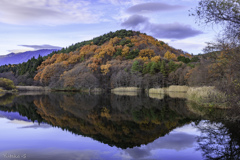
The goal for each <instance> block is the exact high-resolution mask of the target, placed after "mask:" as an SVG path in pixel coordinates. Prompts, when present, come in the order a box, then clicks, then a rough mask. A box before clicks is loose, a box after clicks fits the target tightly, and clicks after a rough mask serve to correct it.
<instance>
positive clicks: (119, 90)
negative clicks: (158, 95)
mask: <svg viewBox="0 0 240 160" xmlns="http://www.w3.org/2000/svg"><path fill="white" fill-rule="evenodd" d="M140 91H141V88H138V87H119V88H114V89H112V90H111V92H140Z"/></svg>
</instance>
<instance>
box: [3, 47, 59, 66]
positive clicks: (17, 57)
mask: <svg viewBox="0 0 240 160" xmlns="http://www.w3.org/2000/svg"><path fill="white" fill-rule="evenodd" d="M53 51H57V50H56V49H41V50H37V51H27V52H22V53H10V54H8V55H4V56H0V66H1V65H5V64H19V63H22V62H27V61H28V60H29V59H31V58H32V57H35V58H38V56H39V55H41V56H46V55H48V54H50V53H52V52H53Z"/></svg>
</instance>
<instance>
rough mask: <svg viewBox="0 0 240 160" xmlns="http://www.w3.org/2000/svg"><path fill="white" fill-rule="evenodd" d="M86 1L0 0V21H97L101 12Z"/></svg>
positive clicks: (42, 23)
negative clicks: (95, 11) (96, 10)
mask: <svg viewBox="0 0 240 160" xmlns="http://www.w3.org/2000/svg"><path fill="white" fill-rule="evenodd" d="M90 7H91V6H90V3H89V2H88V1H77V0H72V1H67V0H54V1H49V0H38V1H35V0H14V1H9V0H1V1H0V22H2V23H7V24H20V25H29V24H30V25H36V24H41V25H63V24H74V23H75V24H78V23H96V22H99V19H100V17H101V14H97V13H94V11H93V10H91V9H90Z"/></svg>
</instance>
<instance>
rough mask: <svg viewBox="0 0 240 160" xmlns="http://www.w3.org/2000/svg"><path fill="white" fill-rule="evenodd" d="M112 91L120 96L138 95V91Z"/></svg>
mask: <svg viewBox="0 0 240 160" xmlns="http://www.w3.org/2000/svg"><path fill="white" fill-rule="evenodd" d="M112 93H113V94H115V95H118V96H137V95H138V93H137V92H112Z"/></svg>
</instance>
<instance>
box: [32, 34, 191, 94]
mask: <svg viewBox="0 0 240 160" xmlns="http://www.w3.org/2000/svg"><path fill="white" fill-rule="evenodd" d="M83 44H84V45H83ZM76 46H77V47H76ZM69 48H72V49H69ZM69 48H66V49H63V50H62V51H60V52H58V53H55V54H53V55H52V56H49V57H48V58H47V59H46V60H45V61H44V62H42V64H41V65H40V66H39V67H38V68H37V69H38V71H37V74H36V76H35V77H34V80H35V81H38V82H40V84H43V85H46V86H50V87H51V88H55V89H74V90H79V89H85V88H104V89H111V88H115V87H120V86H136V87H142V88H149V87H161V86H165V85H167V84H168V83H169V82H168V80H167V77H168V75H169V73H171V72H173V71H175V70H176V69H177V68H179V67H181V66H182V65H183V63H179V62H177V61H184V62H185V61H186V63H187V62H190V59H191V55H190V54H187V53H184V52H183V51H181V50H177V49H174V48H172V47H170V46H169V45H167V44H166V43H164V42H162V41H158V40H157V39H155V38H153V37H151V36H148V35H146V34H142V33H139V32H134V31H126V30H120V31H117V32H114V33H112V32H110V33H108V34H106V35H103V36H101V37H98V38H94V39H93V40H91V41H85V42H83V43H79V44H76V45H73V46H70V47H69ZM75 48H76V49H75ZM73 49H75V50H73ZM64 51H70V52H69V53H63V52H64ZM61 52H62V53H61ZM189 58H190V59H189ZM175 62H176V63H175ZM190 68H191V67H190ZM164 79H166V80H164Z"/></svg>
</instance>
